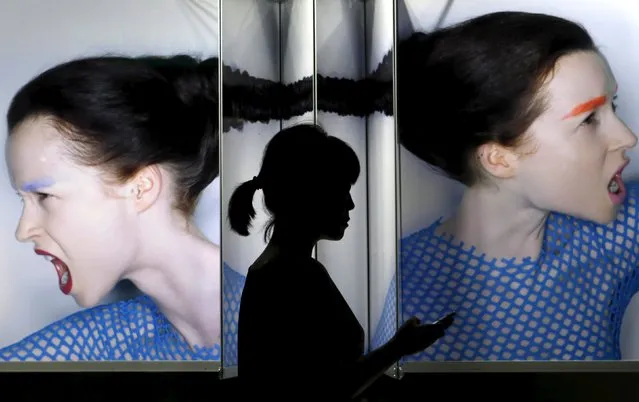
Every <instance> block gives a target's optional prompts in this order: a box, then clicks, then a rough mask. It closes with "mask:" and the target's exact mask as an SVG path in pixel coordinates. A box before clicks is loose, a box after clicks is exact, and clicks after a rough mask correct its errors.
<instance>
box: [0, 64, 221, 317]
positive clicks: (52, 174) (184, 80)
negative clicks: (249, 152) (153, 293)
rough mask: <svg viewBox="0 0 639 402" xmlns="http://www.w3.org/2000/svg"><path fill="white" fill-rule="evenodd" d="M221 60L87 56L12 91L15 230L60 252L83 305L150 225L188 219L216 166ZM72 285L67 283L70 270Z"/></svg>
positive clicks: (61, 265)
mask: <svg viewBox="0 0 639 402" xmlns="http://www.w3.org/2000/svg"><path fill="white" fill-rule="evenodd" d="M216 77H217V60H215V59H212V60H209V61H205V62H203V63H199V62H198V61H197V60H195V59H193V58H191V57H188V56H177V57H169V58H162V57H145V58H140V59H132V58H126V57H94V58H85V59H79V60H74V61H71V62H67V63H63V64H60V65H58V66H55V67H53V68H51V69H49V70H47V71H45V72H43V73H42V74H40V75H38V76H37V77H35V78H34V79H32V80H31V81H30V82H28V83H27V84H26V85H25V86H23V87H22V88H21V89H20V90H19V91H18V93H17V94H16V95H15V96H14V98H13V100H12V102H11V105H10V107H9V110H8V113H7V126H8V132H9V138H8V140H7V146H6V160H7V165H8V168H9V173H10V176H11V181H12V185H13V186H14V188H15V189H16V191H17V192H18V193H19V195H20V197H21V198H22V200H23V201H24V208H23V212H22V217H21V218H20V223H19V225H18V229H17V231H16V237H17V238H18V240H20V241H30V242H33V243H34V244H35V246H36V249H39V250H41V251H42V252H46V253H50V254H52V255H54V256H55V257H56V259H55V260H54V265H55V266H56V270H57V272H58V274H59V276H60V286H61V289H62V290H63V291H64V292H65V293H72V294H73V295H74V297H76V300H77V301H78V302H79V303H80V304H81V305H83V306H90V305H94V304H95V303H97V301H99V300H101V298H102V297H104V295H106V294H107V293H108V292H109V291H110V290H111V288H113V286H114V285H115V284H116V283H117V282H118V280H119V279H120V278H121V277H122V276H123V275H124V273H125V272H126V270H127V269H129V268H130V267H131V266H133V265H135V264H136V258H138V255H137V251H138V250H139V249H140V244H141V243H142V242H144V241H146V240H145V239H146V238H148V235H149V232H150V233H155V234H158V235H160V233H158V232H162V231H163V228H164V229H166V230H167V231H170V230H173V229H175V228H174V227H173V226H172V225H173V222H175V219H174V216H181V217H182V218H186V219H190V215H191V213H192V212H193V209H194V207H195V205H196V202H197V199H198V196H199V195H200V193H201V192H202V190H204V188H205V187H206V186H207V185H208V184H209V183H211V181H212V180H213V179H214V178H215V177H216V176H217V175H218V172H219V166H218V161H219V156H218V118H217V116H218V108H217V78H216ZM71 277H72V278H73V282H72V283H73V286H72V287H70V285H69V281H70V278H71Z"/></svg>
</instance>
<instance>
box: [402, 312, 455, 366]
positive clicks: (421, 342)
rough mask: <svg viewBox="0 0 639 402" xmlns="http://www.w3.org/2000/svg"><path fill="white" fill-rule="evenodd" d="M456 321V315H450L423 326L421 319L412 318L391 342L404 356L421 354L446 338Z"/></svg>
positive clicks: (403, 325)
mask: <svg viewBox="0 0 639 402" xmlns="http://www.w3.org/2000/svg"><path fill="white" fill-rule="evenodd" d="M454 320H455V313H450V314H448V315H446V316H445V317H443V318H441V319H439V320H437V321H435V322H434V323H432V324H423V325H421V322H420V320H419V318H417V317H412V318H410V319H409V320H408V321H406V322H405V323H404V324H402V326H401V327H400V328H399V329H398V330H397V333H396V334H395V336H394V337H393V339H391V342H393V343H394V346H395V347H396V348H397V350H398V351H399V352H400V353H401V355H402V356H407V355H412V354H414V353H418V352H421V351H422V350H424V349H426V348H428V347H429V346H430V345H432V344H433V343H435V341H437V340H438V339H439V338H441V337H442V336H444V335H445V333H446V329H448V327H450V326H451V325H452V324H453V321H454Z"/></svg>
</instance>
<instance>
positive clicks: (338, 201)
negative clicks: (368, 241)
mask: <svg viewBox="0 0 639 402" xmlns="http://www.w3.org/2000/svg"><path fill="white" fill-rule="evenodd" d="M321 198H322V201H323V202H322V206H321V208H320V209H319V210H320V211H322V212H321V213H319V214H318V216H317V218H319V219H318V224H319V227H320V231H321V238H322V239H324V240H333V241H336V240H341V239H342V238H343V237H344V232H345V231H346V228H348V222H349V221H350V211H352V210H353V209H354V208H355V204H354V203H353V198H352V197H351V185H350V184H349V183H336V182H333V183H332V184H328V185H326V187H325V191H323V194H322V196H321Z"/></svg>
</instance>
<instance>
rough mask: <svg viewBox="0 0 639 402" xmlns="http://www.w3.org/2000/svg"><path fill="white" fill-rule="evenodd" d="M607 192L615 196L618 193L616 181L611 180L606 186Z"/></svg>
mask: <svg viewBox="0 0 639 402" xmlns="http://www.w3.org/2000/svg"><path fill="white" fill-rule="evenodd" d="M608 191H609V192H611V193H615V194H616V193H617V192H618V191H619V183H617V180H612V181H611V182H610V184H608Z"/></svg>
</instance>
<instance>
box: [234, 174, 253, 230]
mask: <svg viewBox="0 0 639 402" xmlns="http://www.w3.org/2000/svg"><path fill="white" fill-rule="evenodd" d="M257 190H258V186H257V184H256V181H255V179H253V180H249V181H245V182H244V183H242V184H240V185H239V186H238V187H237V188H236V189H235V190H234V191H233V194H232V195H231V199H230V200H229V210H228V220H229V224H230V225H231V229H232V230H233V231H234V232H236V233H238V234H239V235H241V236H248V235H249V228H250V227H251V221H252V220H253V219H254V218H255V208H253V197H254V196H255V192H256V191H257Z"/></svg>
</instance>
